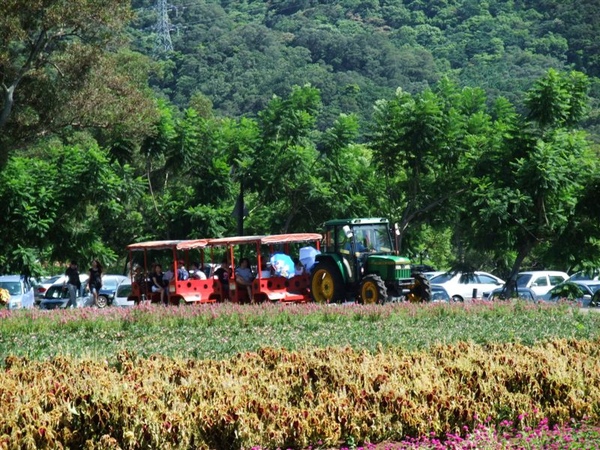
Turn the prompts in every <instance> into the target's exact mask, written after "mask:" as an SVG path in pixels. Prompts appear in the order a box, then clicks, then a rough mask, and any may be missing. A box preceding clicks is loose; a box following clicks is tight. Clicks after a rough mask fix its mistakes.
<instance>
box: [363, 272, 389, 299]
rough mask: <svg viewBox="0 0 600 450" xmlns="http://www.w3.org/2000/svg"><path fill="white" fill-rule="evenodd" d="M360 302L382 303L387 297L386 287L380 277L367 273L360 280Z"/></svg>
mask: <svg viewBox="0 0 600 450" xmlns="http://www.w3.org/2000/svg"><path fill="white" fill-rule="evenodd" d="M359 298H360V302H361V303H362V304H365V305H371V304H383V303H385V301H386V299H387V288H386V287H385V283H384V282H383V280H382V279H381V277H379V276H377V275H367V276H366V277H364V278H363V279H362V281H361V282H360V296H359Z"/></svg>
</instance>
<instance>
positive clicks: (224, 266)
mask: <svg viewBox="0 0 600 450" xmlns="http://www.w3.org/2000/svg"><path fill="white" fill-rule="evenodd" d="M229 275H230V272H229V264H228V263H227V260H226V259H224V260H223V261H221V265H220V266H219V267H218V268H217V270H215V271H214V272H213V274H212V276H213V277H217V279H218V280H219V281H220V282H221V288H222V289H223V300H229Z"/></svg>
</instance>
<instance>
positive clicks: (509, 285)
mask: <svg viewBox="0 0 600 450" xmlns="http://www.w3.org/2000/svg"><path fill="white" fill-rule="evenodd" d="M532 248H533V245H532V242H531V241H526V242H525V243H524V244H522V245H521V246H520V247H519V252H518V253H517V258H516V259H515V262H514V263H513V266H512V270H511V271H510V275H509V276H508V280H507V281H506V284H505V285H504V295H505V296H506V298H513V297H514V295H515V292H516V291H517V275H518V274H519V271H520V270H521V265H522V264H523V261H524V260H525V258H526V257H527V255H529V252H531V249H532Z"/></svg>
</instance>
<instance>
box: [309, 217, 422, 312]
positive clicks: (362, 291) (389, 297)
mask: <svg viewBox="0 0 600 450" xmlns="http://www.w3.org/2000/svg"><path fill="white" fill-rule="evenodd" d="M394 242H395V240H394V239H392V230H391V228H390V223H389V222H388V220H387V219H381V218H368V219H338V220H330V221H328V222H326V223H325V235H324V243H323V247H322V249H321V250H322V253H321V254H319V255H317V256H316V262H315V265H314V266H313V267H312V272H311V273H312V274H311V279H310V291H311V296H312V299H313V301H315V302H317V303H335V302H343V301H344V300H346V299H355V300H356V301H358V302H360V303H385V302H388V301H412V302H421V301H429V300H430V297H431V288H430V286H429V282H428V280H427V279H426V278H425V277H424V276H423V275H422V274H420V273H417V274H414V275H413V274H412V273H411V265H410V260H409V259H408V258H404V257H402V256H398V255H397V251H396V249H395V245H394Z"/></svg>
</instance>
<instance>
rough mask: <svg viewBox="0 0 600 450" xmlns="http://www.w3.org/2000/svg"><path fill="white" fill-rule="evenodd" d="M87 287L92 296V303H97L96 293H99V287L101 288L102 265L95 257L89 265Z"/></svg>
mask: <svg viewBox="0 0 600 450" xmlns="http://www.w3.org/2000/svg"><path fill="white" fill-rule="evenodd" d="M88 287H89V289H90V292H91V294H92V295H93V296H94V305H97V304H98V294H99V293H100V288H102V265H101V264H100V261H98V260H97V259H94V260H93V261H92V267H90V274H89V278H88Z"/></svg>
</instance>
